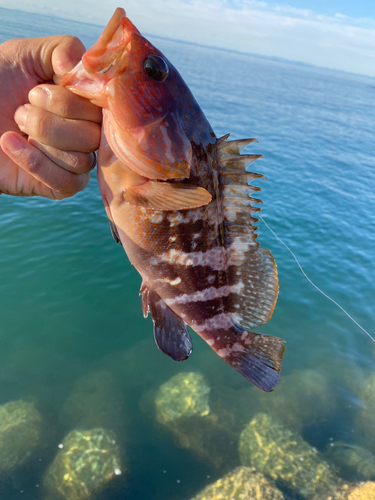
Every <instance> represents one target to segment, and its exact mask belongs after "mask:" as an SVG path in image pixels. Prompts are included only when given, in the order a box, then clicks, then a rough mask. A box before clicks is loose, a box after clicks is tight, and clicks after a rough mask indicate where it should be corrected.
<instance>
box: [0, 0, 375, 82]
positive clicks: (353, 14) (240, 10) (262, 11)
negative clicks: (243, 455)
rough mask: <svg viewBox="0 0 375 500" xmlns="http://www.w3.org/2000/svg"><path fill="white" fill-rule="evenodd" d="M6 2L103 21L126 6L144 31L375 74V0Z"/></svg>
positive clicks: (2, 0)
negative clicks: (119, 7)
mask: <svg viewBox="0 0 375 500" xmlns="http://www.w3.org/2000/svg"><path fill="white" fill-rule="evenodd" d="M0 6H1V7H7V8H13V9H21V10H26V11H29V12H41V13H43V14H48V13H50V14H54V15H57V16H59V17H63V18H68V19H74V20H77V21H84V22H88V23H93V24H99V25H103V26H104V25H105V24H106V23H107V21H108V20H109V18H110V17H111V15H112V13H113V12H114V10H115V8H116V7H118V6H122V7H124V8H125V10H126V12H127V14H128V16H129V18H130V19H131V20H132V21H133V23H134V24H135V25H136V26H137V28H138V29H139V30H140V31H141V32H143V33H147V34H154V35H159V36H164V37H167V38H174V39H178V40H184V41H188V42H194V43H198V44H203V45H209V46H215V47H220V48H225V49H231V50H237V51H240V52H247V53H252V54H259V55H264V56H270V57H281V58H284V59H289V60H292V61H298V62H303V63H310V64H314V65H317V66H322V67H325V68H332V69H339V70H344V71H349V72H352V73H358V74H362V75H368V76H371V77H375V0H372V1H371V0H357V1H355V0H314V1H311V0H310V1H309V0H275V1H272V2H265V1H264V2H263V1H257V0H126V1H125V0H124V1H123V2H120V0H105V1H103V0H48V1H47V0H0ZM72 34H74V33H72Z"/></svg>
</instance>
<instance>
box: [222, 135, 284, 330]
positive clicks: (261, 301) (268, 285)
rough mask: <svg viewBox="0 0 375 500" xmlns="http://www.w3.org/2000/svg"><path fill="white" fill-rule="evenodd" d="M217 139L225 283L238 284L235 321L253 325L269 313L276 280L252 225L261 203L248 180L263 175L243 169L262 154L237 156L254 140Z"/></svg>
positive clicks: (272, 262)
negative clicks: (225, 252) (226, 267)
mask: <svg viewBox="0 0 375 500" xmlns="http://www.w3.org/2000/svg"><path fill="white" fill-rule="evenodd" d="M227 137H228V136H224V137H223V138H221V139H219V141H218V159H219V167H220V184H221V192H222V206H223V218H224V221H223V228H224V231H223V233H224V244H225V246H226V248H228V249H229V262H230V264H234V265H230V266H229V272H228V285H229V286H233V285H236V284H238V283H242V284H243V286H242V287H241V294H236V295H234V298H233V303H232V304H231V306H232V313H233V317H234V319H235V322H236V323H237V324H238V325H239V326H241V327H242V328H244V329H250V328H255V327H257V326H259V325H261V324H263V323H265V322H266V321H268V320H269V319H270V317H271V316H272V313H273V310H274V307H275V304H276V299H277V294H278V280H277V270H276V263H275V260H274V258H273V257H272V255H271V252H270V251H269V250H268V249H267V248H260V247H259V243H258V242H257V237H258V235H257V234H256V233H255V231H256V230H257V229H258V228H257V227H256V226H254V223H255V222H258V220H259V219H256V218H255V217H253V215H254V214H256V213H257V212H260V210H261V209H260V207H257V206H254V205H256V204H257V203H262V201H261V200H260V199H258V198H253V197H251V195H252V193H254V192H259V191H261V189H260V188H259V187H257V186H252V185H250V184H249V182H251V181H253V180H255V179H258V178H263V180H264V177H263V175H261V174H256V173H253V172H247V171H246V167H247V166H248V165H250V164H251V163H252V162H253V161H255V160H256V159H258V158H261V157H262V155H241V154H240V153H241V151H242V150H243V149H244V148H245V147H246V146H247V145H248V144H250V143H252V142H257V141H256V139H242V140H236V141H228V142H226V140H225V139H224V138H227Z"/></svg>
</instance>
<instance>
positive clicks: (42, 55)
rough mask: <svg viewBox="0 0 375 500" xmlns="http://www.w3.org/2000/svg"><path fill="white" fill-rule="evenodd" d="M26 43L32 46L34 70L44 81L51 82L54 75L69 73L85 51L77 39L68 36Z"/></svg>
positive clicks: (33, 40) (31, 40)
mask: <svg viewBox="0 0 375 500" xmlns="http://www.w3.org/2000/svg"><path fill="white" fill-rule="evenodd" d="M28 42H31V45H32V46H33V47H32V53H33V59H34V63H36V65H35V67H34V70H35V71H36V72H37V73H38V76H39V77H40V78H42V79H43V80H44V81H49V80H53V77H54V75H63V74H65V73H67V72H68V71H70V70H71V69H72V68H74V66H75V65H76V64H78V62H79V61H80V60H81V58H82V55H83V54H84V53H85V51H86V49H85V46H84V45H83V43H82V42H81V40H80V39H79V38H77V37H75V36H69V35H58V36H49V37H45V38H34V39H29V40H28ZM29 48H30V45H29Z"/></svg>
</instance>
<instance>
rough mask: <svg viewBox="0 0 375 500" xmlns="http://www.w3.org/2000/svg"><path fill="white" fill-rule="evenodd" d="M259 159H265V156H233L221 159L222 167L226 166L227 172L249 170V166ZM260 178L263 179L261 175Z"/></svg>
mask: <svg viewBox="0 0 375 500" xmlns="http://www.w3.org/2000/svg"><path fill="white" fill-rule="evenodd" d="M259 158H263V155H239V154H238V155H231V156H224V157H221V158H220V160H219V161H220V163H221V165H223V166H225V170H226V171H228V172H229V171H230V172H243V171H244V170H246V169H247V167H248V166H249V165H251V164H252V163H253V162H254V161H255V160H258V159H259ZM253 175H257V176H258V177H263V176H262V175H259V174H253Z"/></svg>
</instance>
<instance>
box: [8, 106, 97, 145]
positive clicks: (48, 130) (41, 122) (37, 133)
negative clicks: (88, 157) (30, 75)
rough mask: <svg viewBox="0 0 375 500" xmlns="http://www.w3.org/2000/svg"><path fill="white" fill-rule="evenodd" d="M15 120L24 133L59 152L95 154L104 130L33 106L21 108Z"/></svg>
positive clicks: (95, 125) (95, 124)
mask: <svg viewBox="0 0 375 500" xmlns="http://www.w3.org/2000/svg"><path fill="white" fill-rule="evenodd" d="M14 120H15V122H16V123H17V125H18V126H19V128H20V130H21V131H22V132H24V133H25V134H27V135H28V136H30V137H31V138H33V139H35V140H36V141H38V142H41V143H43V144H46V145H48V146H52V147H54V148H57V149H63V150H66V151H80V152H81V153H91V152H92V151H96V150H97V149H98V147H99V142H100V130H101V129H100V126H99V125H98V124H97V123H94V122H91V121H83V120H70V119H68V118H62V117H61V116H57V115H55V114H53V113H50V112H48V111H45V110H44V109H42V108H38V107H35V106H32V105H31V104H25V105H24V106H21V107H19V108H18V109H17V111H16V113H15V115H14Z"/></svg>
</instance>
